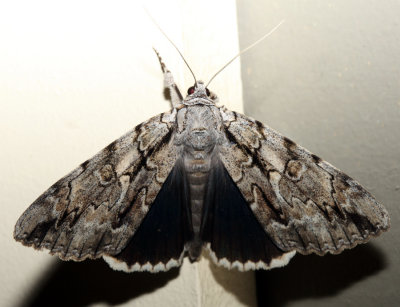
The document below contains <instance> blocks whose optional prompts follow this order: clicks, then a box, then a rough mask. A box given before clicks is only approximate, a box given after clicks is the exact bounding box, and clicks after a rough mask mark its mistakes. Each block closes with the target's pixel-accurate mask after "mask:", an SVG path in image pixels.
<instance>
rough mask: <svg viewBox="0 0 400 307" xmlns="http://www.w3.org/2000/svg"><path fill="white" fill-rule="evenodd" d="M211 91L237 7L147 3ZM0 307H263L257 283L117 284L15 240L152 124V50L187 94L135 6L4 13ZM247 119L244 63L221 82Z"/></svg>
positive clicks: (215, 277) (195, 279) (220, 276)
mask: <svg viewBox="0 0 400 307" xmlns="http://www.w3.org/2000/svg"><path fill="white" fill-rule="evenodd" d="M145 3H146V6H147V8H148V10H149V11H150V12H151V13H152V15H153V16H154V18H155V19H156V20H157V21H158V22H159V23H160V25H161V26H162V28H163V29H164V31H165V32H167V33H168V34H169V35H170V37H171V39H173V40H174V42H175V43H176V44H177V45H178V46H179V47H180V48H181V50H182V52H183V53H184V54H185V55H186V57H187V60H188V62H189V63H190V64H191V65H192V69H193V70H194V71H195V73H196V74H197V76H198V78H200V79H202V78H203V79H206V80H205V81H207V79H208V78H210V77H211V75H212V74H213V73H214V72H215V71H217V70H218V69H219V68H220V67H221V66H222V65H223V64H224V63H225V62H226V61H227V60H228V59H229V58H230V57H232V56H233V55H234V54H235V53H237V52H238V35H237V20H236V6H235V2H233V1H221V2H219V3H217V4H216V3H213V1H208V0H206V1H202V2H201V3H198V2H194V1H185V0H181V1H179V0H176V1H147V2H145ZM0 44H1V47H0V108H1V112H0V133H1V143H2V145H1V150H0V170H1V173H2V175H1V176H0V204H1V209H2V214H1V215H0V219H1V222H0V240H1V250H2V251H1V253H0V259H1V262H0V263H1V264H0V305H1V306H22V305H24V306H26V305H28V306H29V305H40V306H45V305H53V306H89V305H90V306H104V305H120V306H122V305H123V306H149V305H158V306H199V305H208V306H211V305H216V304H218V305H221V304H222V305H229V306H235V305H236V306H242V305H255V292H254V275H253V274H251V273H248V274H241V273H237V272H229V273H228V272H227V271H224V270H220V269H217V268H214V267H212V266H211V265H209V263H208V262H207V261H203V262H202V263H200V264H190V263H185V265H184V266H183V268H182V269H181V270H180V271H178V270H173V271H171V272H169V273H166V274H155V275H151V274H146V273H137V274H125V273H122V272H114V271H112V270H111V269H109V268H108V266H107V265H106V264H104V263H103V261H101V260H99V261H85V262H83V263H72V262H68V263H65V262H60V261H59V260H58V259H56V257H51V256H49V255H48V254H47V253H46V252H38V251H35V250H33V249H32V248H27V247H24V246H22V245H21V244H19V243H16V242H15V241H14V240H13V239H12V233H13V228H14V224H15V222H16V220H17V219H18V217H19V215H20V214H21V213H22V212H23V211H24V210H25V209H26V208H27V207H28V205H29V204H30V203H32V202H33V201H34V200H35V199H36V198H37V197H38V196H39V195H40V194H41V193H42V192H43V191H45V190H46V189H47V188H48V187H49V186H50V185H51V184H53V183H54V182H55V181H56V180H58V179H59V178H60V177H62V176H63V175H65V174H66V173H67V172H69V171H70V170H71V169H73V168H75V167H76V166H77V165H79V164H80V163H81V162H82V161H85V160H86V159H87V158H89V157H91V156H92V155H93V154H95V153H96V152H97V151H99V150H100V149H101V148H103V147H104V146H106V145H107V144H109V143H110V142H111V141H113V140H114V139H116V138H117V137H119V136H120V135H122V134H123V133H125V132H126V131H128V130H129V129H131V128H132V127H134V126H135V125H137V124H138V123H140V122H142V121H144V120H146V119H148V118H150V117H151V116H153V115H155V114H158V113H160V112H163V111H166V110H168V109H169V104H168V102H167V101H165V100H164V99H163V95H162V93H163V91H162V85H163V81H162V74H161V71H160V66H159V63H158V61H157V58H156V56H155V54H154V53H153V50H152V46H154V47H156V48H157V49H158V50H159V51H160V53H161V55H162V56H163V59H164V60H165V62H166V64H167V65H168V67H169V68H170V70H171V71H172V72H173V73H174V76H175V80H176V81H177V82H178V84H179V85H180V86H181V90H182V92H183V93H185V92H186V89H187V88H188V87H189V86H191V85H193V80H192V78H191V76H190V74H189V72H188V70H187V69H186V67H184V64H183V61H182V60H181V59H180V58H179V55H178V54H177V52H176V51H175V50H174V49H173V47H172V46H171V45H170V44H169V43H168V41H167V40H166V39H165V38H164V37H163V36H162V35H161V34H160V33H159V31H158V30H157V29H156V27H155V26H154V24H152V23H151V21H150V19H149V18H148V17H147V16H146V14H145V13H144V10H143V8H142V6H141V4H140V3H137V2H134V1H66V2H60V1H33V2H32V1H13V2H11V1H10V2H5V1H4V2H2V3H1V4H0ZM212 89H213V90H214V91H215V92H217V93H218V95H219V97H220V100H221V102H222V103H224V104H225V105H226V106H228V107H229V108H231V109H235V110H238V111H241V110H242V94H241V81H240V62H239V61H236V62H235V63H234V64H233V65H231V66H230V67H229V69H227V71H226V72H225V74H224V75H221V76H219V78H218V79H216V80H215V81H214V82H213V85H212Z"/></svg>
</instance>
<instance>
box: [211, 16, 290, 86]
mask: <svg viewBox="0 0 400 307" xmlns="http://www.w3.org/2000/svg"><path fill="white" fill-rule="evenodd" d="M284 22H285V20H284V19H283V20H281V22H280V23H278V24H277V25H276V26H275V27H274V28H273V29H272V30H271V31H269V32H268V33H267V34H264V35H263V36H262V37H260V38H259V39H258V40H256V41H255V42H254V43H252V44H251V45H250V46H248V47H246V48H244V49H243V50H242V51H240V52H239V53H238V54H237V55H235V56H234V57H233V58H232V59H231V60H230V61H229V62H228V63H226V64H225V65H224V66H222V68H221V69H220V70H218V71H217V72H216V73H215V74H214V75H213V76H212V77H211V79H210V81H208V83H207V85H206V87H208V86H209V85H210V83H211V81H212V80H213V79H214V78H215V77H216V76H217V75H218V74H219V73H220V72H221V71H223V70H224V69H225V68H226V67H227V66H228V65H229V64H231V63H232V62H233V61H234V60H235V59H236V58H238V57H239V56H240V55H242V54H243V53H245V52H247V51H249V50H250V49H251V48H253V47H254V46H256V45H257V44H258V43H260V42H261V41H262V40H264V39H265V38H267V37H268V36H270V35H271V34H272V33H274V32H275V31H276V30H277V29H278V28H279V27H280V26H281V25H282V24H283V23H284Z"/></svg>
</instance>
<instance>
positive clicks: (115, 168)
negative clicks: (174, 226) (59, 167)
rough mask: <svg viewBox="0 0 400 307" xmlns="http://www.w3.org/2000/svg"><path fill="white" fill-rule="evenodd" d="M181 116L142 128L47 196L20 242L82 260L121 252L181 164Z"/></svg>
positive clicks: (19, 234) (30, 214)
mask: <svg viewBox="0 0 400 307" xmlns="http://www.w3.org/2000/svg"><path fill="white" fill-rule="evenodd" d="M175 116H176V112H175V111H174V112H172V113H171V112H167V113H163V114H161V115H159V116H156V117H153V118H151V119H149V120H148V121H146V122H144V123H142V124H140V125H138V126H137V127H136V128H134V129H133V130H132V131H130V132H128V133H127V134H126V135H124V136H122V137H121V138H120V139H118V140H116V141H114V142H113V143H111V144H110V145H109V146H107V147H106V148H105V149H103V150H102V151H101V152H99V153H98V154H97V155H95V156H94V157H93V158H92V159H90V160H88V161H86V162H84V163H83V164H82V165H80V166H79V167H78V168H76V169H75V170H74V171H72V172H71V173H70V174H68V175H67V176H65V177H64V178H62V179H60V180H59V181H58V182H57V183H55V184H54V185H53V186H51V187H50V188H49V189H48V190H47V191H46V192H45V193H44V194H43V195H41V196H40V197H39V198H38V199H37V200H36V201H35V202H34V203H33V204H32V205H31V206H30V207H29V208H28V209H27V210H26V211H25V212H24V213H23V214H22V216H21V217H20V218H19V220H18V221H17V224H16V225H15V230H14V238H15V239H16V240H17V241H20V242H21V243H23V244H24V245H28V246H33V247H35V248H37V249H42V248H45V249H48V250H50V253H52V254H57V255H58V256H59V257H60V258H61V259H64V260H69V259H73V260H76V261H80V260H83V259H85V258H98V257H101V256H103V255H111V256H112V255H116V254H119V253H121V251H122V250H123V249H124V247H125V246H126V245H127V244H128V242H129V241H130V239H131V238H132V236H133V235H134V234H135V232H136V230H137V229H138V227H139V225H140V224H141V223H142V220H143V219H144V217H145V216H146V214H147V213H148V211H149V209H150V207H151V204H152V203H153V202H154V200H155V199H156V196H157V194H158V192H159V191H160V189H161V187H162V185H163V183H164V182H165V180H166V179H167V177H168V175H169V173H170V172H171V170H172V168H173V166H174V164H175V162H176V160H177V153H176V147H175V146H173V143H172V139H173V133H174V125H175Z"/></svg>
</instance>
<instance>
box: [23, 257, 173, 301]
mask: <svg viewBox="0 0 400 307" xmlns="http://www.w3.org/2000/svg"><path fill="white" fill-rule="evenodd" d="M178 275H179V268H174V269H171V270H170V271H168V272H163V273H157V274H152V273H148V272H137V273H131V274H129V273H124V272H119V271H113V270H112V269H110V268H109V266H108V265H107V264H106V263H105V262H104V261H102V260H100V259H99V260H88V261H84V262H79V263H77V262H73V261H70V262H62V261H59V262H58V263H57V266H56V268H55V269H54V270H53V271H51V272H49V276H48V277H44V280H43V281H42V284H41V285H37V286H36V287H35V289H34V290H32V293H31V295H29V296H27V299H26V300H25V301H24V302H22V303H21V304H20V305H19V307H28V306H41V307H44V306H57V307H64V306H65V307H66V306H68V307H70V306H74V307H81V306H88V305H91V304H94V303H105V304H109V305H117V304H122V303H124V302H126V301H129V300H131V299H133V298H135V297H139V296H140V295H143V294H146V293H150V292H152V291H154V290H156V289H158V288H160V287H163V286H165V285H166V284H167V283H168V282H169V281H170V280H172V279H175V278H176V277H178Z"/></svg>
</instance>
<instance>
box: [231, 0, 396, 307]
mask: <svg viewBox="0 0 400 307" xmlns="http://www.w3.org/2000/svg"><path fill="white" fill-rule="evenodd" d="M237 5H238V6H237V10H238V25H239V34H240V45H241V48H244V47H245V46H247V45H248V44H249V43H251V42H252V41H254V40H255V39H256V38H257V37H258V36H260V35H262V34H263V33H265V32H266V31H267V30H268V29H270V28H271V27H272V26H274V25H275V24H277V23H278V22H279V21H280V20H281V19H283V18H284V19H285V20H286V22H285V24H284V25H283V26H282V27H281V28H280V29H279V30H278V32H276V33H274V35H272V36H271V37H269V38H268V40H267V41H264V42H263V43H261V44H260V45H259V46H258V47H256V48H255V49H253V50H252V51H250V52H249V53H248V54H246V55H244V56H243V57H242V58H241V63H242V80H243V93H244V102H245V112H246V113H247V114H248V115H251V116H253V117H255V118H257V119H258V120H260V121H262V122H263V123H265V124H268V125H269V126H271V127H272V128H274V129H276V130H278V131H280V132H281V133H283V134H284V135H286V136H288V137H289V138H291V139H292V140H294V141H296V142H297V143H299V144H301V145H303V146H304V147H306V148H308V149H309V150H311V151H312V152H314V153H316V154H317V155H318V156H320V157H322V158H324V159H326V160H327V161H329V162H331V163H332V164H333V165H335V166H337V167H339V168H340V169H342V170H343V171H345V172H346V173H347V174H349V175H350V176H351V177H353V178H355V179H357V180H358V181H359V182H360V183H361V184H362V185H363V186H365V187H366V188H367V189H368V190H369V191H370V192H372V193H373V194H374V195H375V196H376V198H377V199H378V200H379V201H380V202H382V203H383V204H384V205H385V206H386V208H387V209H388V210H389V213H390V216H391V223H392V228H391V230H390V231H389V232H388V233H385V234H384V235H382V236H381V237H380V238H378V239H375V240H372V241H371V243H369V244H367V245H363V246H359V247H357V248H355V249H353V250H350V251H346V252H344V253H343V254H341V255H338V256H325V257H318V256H299V255H297V256H296V257H295V258H294V259H293V260H292V261H291V263H290V264H289V265H288V266H287V267H286V268H283V269H278V270H273V271H270V272H264V273H261V274H259V276H258V279H259V284H258V286H259V289H260V292H262V293H263V294H264V295H263V300H262V303H263V306H293V307H295V306H296V307H300V306H324V307H326V306H371V307H372V306H382V307H383V306H400V291H399V289H400V260H399V259H400V240H399V238H400V226H399V225H400V210H399V208H400V207H399V203H400V39H399V38H400V22H399V20H400V19H399V13H400V2H399V1H372V0H368V1H364V0H357V1H353V0H351V1H348V0H343V1H342V0H336V1H319V0H315V1H314V0H312V1H310V0H307V1H305V0H304V1H286V0H283V1H262V0H258V1H243V0H238V1H237Z"/></svg>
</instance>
